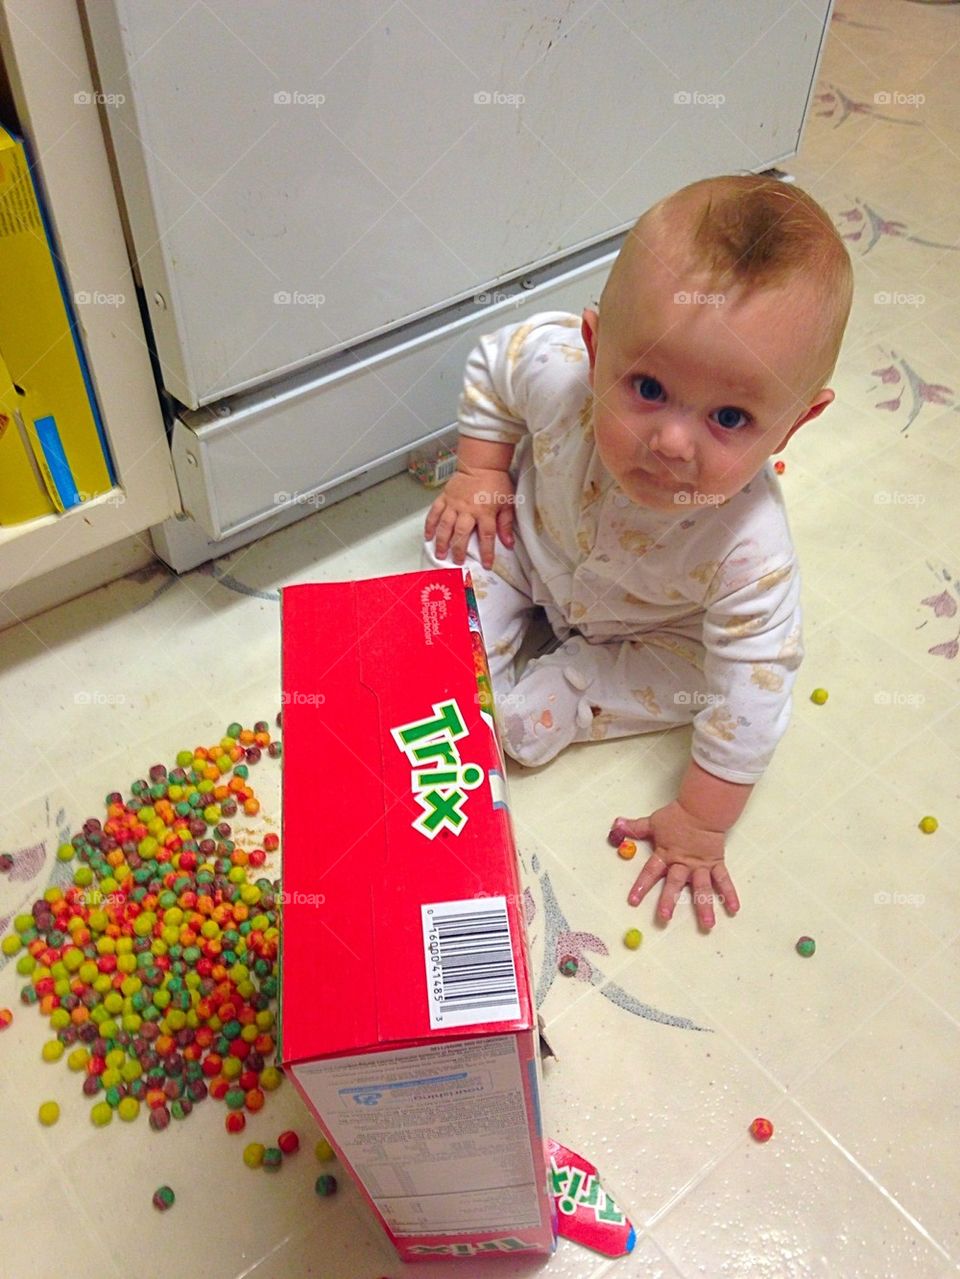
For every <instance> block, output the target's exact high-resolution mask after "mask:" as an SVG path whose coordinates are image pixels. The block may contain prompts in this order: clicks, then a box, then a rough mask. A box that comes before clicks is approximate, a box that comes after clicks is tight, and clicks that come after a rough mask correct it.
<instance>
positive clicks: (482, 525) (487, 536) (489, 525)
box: [477, 518, 497, 568]
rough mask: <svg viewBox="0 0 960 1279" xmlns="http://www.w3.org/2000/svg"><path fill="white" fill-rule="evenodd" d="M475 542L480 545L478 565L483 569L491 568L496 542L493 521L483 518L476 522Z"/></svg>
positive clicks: (495, 527)
mask: <svg viewBox="0 0 960 1279" xmlns="http://www.w3.org/2000/svg"><path fill="white" fill-rule="evenodd" d="M477 541H478V542H479V544H480V563H481V564H482V565H483V567H484V568H493V557H494V554H495V553H496V541H497V525H496V521H495V520H492V519H483V518H481V519H479V520H477Z"/></svg>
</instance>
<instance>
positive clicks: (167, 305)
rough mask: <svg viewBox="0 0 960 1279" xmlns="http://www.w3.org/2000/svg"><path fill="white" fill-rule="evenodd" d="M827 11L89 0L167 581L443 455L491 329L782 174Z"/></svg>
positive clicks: (586, 288)
mask: <svg viewBox="0 0 960 1279" xmlns="http://www.w3.org/2000/svg"><path fill="white" fill-rule="evenodd" d="M829 14H830V0H807V2H806V3H804V4H802V5H794V6H792V7H788V8H785V7H784V6H783V5H782V4H781V3H780V0H673V3H667V2H666V0H609V2H604V3H597V2H596V0H567V2H564V3H548V2H547V0H519V2H518V0H509V2H507V0H480V2H479V3H467V2H466V0H394V2H393V3H391V2H390V0H356V3H354V4H353V5H350V6H335V5H332V4H324V3H322V0H321V3H316V2H315V0H310V2H308V0H283V2H282V3H274V4H268V3H264V2H263V0H203V2H201V0H85V3H84V7H83V15H84V20H85V26H86V32H87V38H88V43H89V46H90V53H91V60H92V62H93V63H94V66H95V71H96V77H97V80H98V93H99V96H98V103H99V107H100V111H101V114H102V118H103V122H104V128H105V131H106V132H107V135H108V139H109V142H110V145H111V148H112V154H113V161H114V171H115V172H114V176H115V183H116V186H117V189H118V194H119V198H120V203H121V207H122V210H123V214H124V218H125V230H126V235H127V241H128V251H129V254H130V258H131V264H132V271H133V273H134V276H135V279H136V282H137V286H138V290H139V293H140V298H141V309H142V312H143V315H144V320H145V324H146V327H147V331H148V333H149V335H150V342H151V347H152V355H153V359H154V367H155V372H156V376H157V380H158V384H159V387H160V391H161V396H162V398H163V401H164V403H165V405H166V406H167V417H168V423H169V436H170V448H171V451H172V456H173V462H174V467H175V470H176V476H177V482H178V486H179V488H180V492H181V496H182V500H183V505H184V510H185V511H186V512H187V518H186V519H181V520H178V521H174V520H170V521H167V523H166V524H165V525H162V526H158V527H157V528H155V529H154V530H153V535H154V542H155V545H156V546H157V549H158V552H159V553H160V554H161V555H162V556H163V558H165V559H166V560H167V561H168V562H169V563H171V564H172V565H173V567H174V568H177V569H182V568H187V567H190V566H191V565H192V564H194V563H199V562H201V561H202V560H203V559H206V558H209V557H210V556H211V555H213V554H219V553H222V552H223V551H226V550H229V549H232V548H233V547H235V546H237V545H241V544H242V543H243V542H245V541H249V540H251V539H252V538H254V537H257V536H259V535H261V534H262V533H264V532H267V531H269V530H271V529H273V528H277V527H280V526H281V525H282V524H284V523H286V522H289V521H290V520H292V519H295V518H298V517H299V516H301V515H303V514H306V513H309V512H310V511H311V510H315V509H317V506H318V505H319V504H322V503H323V502H324V501H330V500H335V499H336V497H338V496H343V495H345V494H346V493H348V492H353V491H356V490H357V488H359V487H362V486H364V485H365V484H369V483H373V482H375V481H377V480H379V479H382V478H384V477H385V476H387V475H390V474H393V473H396V472H399V471H400V470H402V469H403V468H404V467H405V465H406V460H407V458H408V456H409V454H410V452H411V450H413V449H415V448H417V447H422V446H424V445H429V444H430V443H431V442H436V441H440V440H444V439H447V438H449V436H450V431H451V426H452V425H453V424H454V421H455V415H456V403H457V397H458V394H459V389H460V384H461V380H462V373H463V366H464V362H465V359H466V356H467V354H468V352H469V350H470V348H471V346H472V345H473V344H474V342H475V341H476V340H477V338H478V337H479V336H480V335H481V334H483V333H486V332H490V331H491V330H493V329H495V328H497V327H498V326H500V325H502V324H506V323H510V322H512V321H514V320H516V319H520V318H522V317H523V316H525V315H529V314H533V313H534V312H536V311H539V310H556V309H560V310H570V311H573V312H575V313H579V312H580V311H582V309H583V307H584V306H588V305H591V304H595V303H596V301H597V299H598V297H599V293H600V290H601V288H602V287H603V282H604V280H605V278H606V275H607V273H608V271H609V268H610V265H611V264H612V262H613V259H614V257H615V256H616V252H617V250H618V248H619V246H620V244H621V243H622V240H623V237H624V235H625V233H626V231H627V230H628V229H629V227H630V226H631V225H632V224H633V222H634V221H635V220H636V218H637V217H638V216H639V214H640V213H641V212H642V211H643V210H644V209H645V208H646V207H647V206H648V205H649V204H651V203H652V202H653V201H654V200H656V199H658V198H659V197H661V196H662V195H664V194H666V193H667V192H668V191H671V190H673V189H675V188H677V187H679V186H682V185H683V184H684V183H686V182H690V181H693V180H695V179H697V178H701V177H706V176H709V175H711V174H718V173H735V172H759V171H763V170H766V169H769V168H771V167H774V166H777V165H780V164H783V163H784V162H786V161H788V160H789V158H790V157H791V156H793V155H795V154H796V152H797V150H798V148H799V145H800V139H801V136H802V131H803V126H804V121H805V119H806V115H807V111H808V109H809V105H810V101H811V96H812V89H813V85H814V82H815V79H816V74H817V68H818V65H819V59H820V55H821V50H822V46H823V42H824V37H825V31H826V25H827V22H828V19H829Z"/></svg>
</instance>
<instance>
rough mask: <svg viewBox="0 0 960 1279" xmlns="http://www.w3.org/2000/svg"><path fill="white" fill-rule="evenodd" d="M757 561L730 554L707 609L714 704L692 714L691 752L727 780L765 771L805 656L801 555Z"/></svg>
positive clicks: (707, 670) (707, 661)
mask: <svg viewBox="0 0 960 1279" xmlns="http://www.w3.org/2000/svg"><path fill="white" fill-rule="evenodd" d="M759 568H760V572H759V575H758V572H757V562H756V559H755V558H752V557H751V556H749V555H739V556H738V555H737V554H736V553H735V554H734V555H732V556H730V557H728V559H727V560H726V561H725V562H724V564H723V565H721V568H720V570H719V571H718V573H717V577H716V579H715V580H714V583H713V585H712V586H711V590H710V592H709V594H708V602H707V606H706V612H705V615H704V623H703V643H704V649H705V653H704V675H705V676H706V681H707V703H708V704H707V705H706V706H704V708H703V709H702V710H701V711H700V712H699V713H698V714H697V716H696V717H695V719H694V721H693V725H694V729H693V747H692V755H693V758H694V760H695V761H696V762H697V763H698V764H699V765H700V767H701V768H703V769H705V770H706V772H708V773H712V774H713V775H714V776H715V777H721V778H723V779H725V780H726V781H729V782H741V783H753V782H756V781H758V780H759V778H760V777H762V776H763V773H764V770H765V769H766V767H767V765H768V764H769V763H770V760H771V759H772V758H773V753H774V751H775V750H776V747H777V743H778V742H779V740H780V738H781V737H782V736H783V734H784V732H785V731H786V728H787V724H788V722H789V720H790V709H791V692H792V689H793V685H794V682H795V680H796V676H797V671H798V669H799V667H800V663H801V661H802V660H803V646H802V633H801V612H800V574H799V570H798V568H797V563H796V559H795V558H793V559H790V560H789V561H787V562H785V563H784V562H781V563H780V564H778V565H777V564H773V565H770V564H762V562H761V564H760V566H759Z"/></svg>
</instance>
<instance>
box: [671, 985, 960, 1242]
mask: <svg viewBox="0 0 960 1279" xmlns="http://www.w3.org/2000/svg"><path fill="white" fill-rule="evenodd" d="M901 978H902V979H901V981H900V984H899V985H898V986H895V987H894V988H893V989H892V990H891V992H890V993H889V994H888V995H887V996H886V997H885V998H884V999H883V1000H882V1001H881V1002H880V1003H879V1004H878V1005H877V1007H876V1008H874V1009H873V1011H872V1012H870V1013H869V1014H868V1015H867V1016H866V1017H865V1018H863V1020H862V1021H861V1022H859V1023H858V1024H857V1025H856V1026H855V1027H854V1028H853V1030H852V1031H851V1033H850V1034H849V1035H847V1036H846V1037H845V1038H844V1039H843V1040H842V1041H841V1042H840V1043H838V1044H837V1045H836V1046H835V1047H834V1048H833V1049H832V1050H831V1052H829V1053H828V1054H827V1056H826V1057H825V1058H823V1059H822V1060H821V1061H819V1062H818V1063H817V1064H816V1065H815V1066H812V1067H811V1068H810V1069H809V1070H808V1071H806V1072H804V1073H802V1074H801V1075H799V1076H798V1078H797V1079H796V1080H794V1081H793V1083H792V1084H791V1085H790V1086H789V1087H788V1086H787V1085H786V1084H784V1083H782V1082H781V1081H780V1080H779V1079H778V1078H777V1077H776V1075H774V1074H773V1072H772V1071H771V1070H770V1069H769V1068H768V1067H767V1066H765V1065H764V1064H763V1062H761V1061H760V1060H759V1059H758V1058H756V1057H755V1056H754V1054H753V1053H752V1052H751V1050H750V1049H749V1048H747V1047H746V1046H745V1045H744V1044H743V1043H741V1041H740V1040H739V1038H738V1037H737V1036H736V1035H735V1034H734V1033H733V1032H732V1031H731V1030H730V1029H729V1028H728V1027H726V1026H724V1025H722V1024H720V1025H718V1030H719V1031H720V1033H721V1034H722V1035H723V1037H725V1038H726V1039H727V1040H728V1041H729V1042H730V1043H731V1044H733V1045H734V1047H735V1048H737V1049H738V1050H739V1051H740V1052H741V1053H742V1054H743V1055H744V1056H745V1057H746V1058H747V1060H748V1061H749V1062H750V1063H751V1064H752V1065H753V1066H754V1067H755V1068H756V1069H757V1070H759V1071H760V1072H761V1073H762V1074H764V1075H765V1076H766V1077H767V1079H769V1080H770V1082H771V1083H772V1084H773V1085H774V1086H775V1087H776V1088H777V1090H778V1091H779V1092H780V1093H781V1094H782V1097H783V1099H784V1100H786V1101H788V1102H789V1103H791V1104H793V1105H795V1106H796V1107H797V1108H798V1109H799V1110H800V1111H801V1113H802V1114H803V1115H804V1116H805V1117H806V1118H807V1119H808V1120H809V1121H810V1122H811V1123H812V1124H814V1126H815V1127H816V1128H817V1129H818V1130H819V1131H820V1132H821V1133H822V1134H823V1135H824V1136H825V1137H826V1138H827V1139H828V1141H829V1142H830V1143H831V1145H833V1146H834V1147H835V1148H836V1149H837V1150H838V1151H839V1152H840V1153H841V1154H842V1155H843V1156H844V1157H845V1158H846V1159H847V1160H848V1162H849V1163H850V1164H851V1165H852V1166H853V1167H854V1168H855V1169H856V1170H857V1171H858V1172H859V1173H860V1174H861V1176H862V1177H863V1178H864V1180H865V1181H866V1182H868V1183H869V1184H870V1185H872V1186H873V1188H874V1189H875V1190H877V1191H878V1192H879V1193H880V1194H881V1195H883V1197H884V1198H886V1199H887V1200H888V1201H889V1202H890V1203H891V1204H892V1205H893V1206H894V1207H895V1208H896V1209H897V1210H898V1211H899V1212H900V1213H901V1214H902V1215H903V1216H904V1217H905V1218H906V1219H907V1221H908V1222H909V1223H910V1224H911V1226H912V1227H913V1228H914V1230H916V1231H917V1232H918V1233H919V1234H920V1235H921V1236H922V1237H923V1238H924V1239H926V1240H927V1241H928V1242H929V1243H930V1244H931V1245H933V1246H934V1247H935V1248H936V1249H937V1251H938V1252H940V1253H942V1254H943V1256H945V1257H946V1258H947V1259H948V1260H950V1259H951V1258H950V1253H949V1252H948V1251H947V1250H946V1249H945V1248H943V1247H942V1245H941V1244H939V1243H938V1242H937V1241H936V1240H935V1239H934V1238H933V1236H932V1235H931V1234H930V1233H929V1231H927V1230H926V1228H925V1227H923V1226H922V1225H921V1224H920V1222H918V1221H917V1220H916V1218H914V1217H913V1216H912V1214H911V1213H910V1212H909V1211H908V1210H907V1209H906V1208H905V1207H904V1206H903V1205H902V1204H901V1203H900V1202H899V1200H898V1199H897V1198H896V1196H894V1195H893V1194H891V1192H890V1191H888V1190H887V1189H886V1187H884V1186H883V1185H882V1184H881V1183H880V1182H879V1181H878V1180H877V1178H876V1177H874V1176H873V1175H872V1174H871V1173H870V1172H869V1171H868V1170H867V1169H866V1168H865V1167H864V1166H863V1165H862V1164H861V1163H860V1162H859V1161H858V1160H857V1159H856V1158H855V1156H854V1155H853V1154H852V1153H851V1152H850V1151H848V1150H847V1149H846V1147H845V1146H844V1145H843V1144H842V1142H840V1141H839V1139H838V1138H836V1137H835V1136H833V1134H831V1133H830V1132H829V1131H828V1130H827V1129H826V1128H825V1127H824V1126H823V1125H822V1124H821V1123H820V1122H819V1121H818V1120H817V1119H815V1118H814V1116H813V1115H812V1114H810V1112H809V1111H808V1110H807V1109H806V1107H805V1106H804V1105H803V1104H802V1103H801V1102H800V1101H799V1100H798V1098H797V1097H796V1095H795V1093H794V1091H793V1090H794V1089H795V1088H796V1087H797V1086H798V1085H799V1084H802V1083H803V1081H804V1080H806V1079H809V1078H810V1077H811V1076H812V1075H813V1074H814V1073H815V1072H816V1071H818V1070H820V1069H822V1067H823V1066H824V1065H825V1064H826V1063H827V1062H829V1061H830V1060H831V1059H832V1058H833V1057H835V1056H836V1055H837V1053H838V1052H840V1051H841V1050H842V1049H843V1048H844V1047H846V1045H847V1044H848V1043H850V1041H851V1040H852V1039H853V1037H854V1036H855V1035H857V1034H858V1033H859V1032H860V1031H861V1030H862V1029H863V1028H864V1027H865V1026H866V1025H867V1024H868V1023H869V1022H870V1021H872V1020H873V1018H874V1017H876V1016H877V1015H878V1014H879V1013H881V1012H882V1011H883V1010H884V1009H885V1008H886V1007H887V1005H888V1004H890V1003H891V1002H892V1001H893V1000H894V999H895V998H896V997H897V995H899V994H900V993H901V992H902V991H903V989H904V988H905V987H906V985H907V980H906V978H905V977H904V976H903V975H902V974H901ZM691 999H692V1000H693V1002H694V1004H697V1003H698V1001H697V1000H696V997H695V996H692V995H691ZM739 1144H740V1139H739V1138H738V1139H737V1140H736V1141H735V1142H732V1143H731V1145H730V1147H729V1149H728V1150H727V1151H726V1152H725V1153H729V1151H730V1150H733V1149H735V1148H736V1146H737V1145H739ZM718 1162H719V1158H718V1159H717V1160H714V1161H713V1162H712V1163H711V1165H710V1166H709V1167H708V1168H707V1169H706V1170H705V1171H704V1173H703V1176H705V1175H707V1173H709V1172H710V1171H712V1170H713V1167H714V1166H715V1165H716V1163H718ZM703 1176H700V1177H697V1178H695V1179H694V1185H697V1184H699V1183H700V1181H702V1180H703ZM690 1188H693V1187H688V1191H689V1189H690ZM675 1206H677V1205H676V1204H673V1205H672V1207H671V1211H672V1209H673V1207H675ZM665 1215H666V1214H665V1213H664V1214H662V1215H661V1217H660V1218H659V1220H662V1219H663V1217H664V1216H665ZM671 1260H672V1259H671Z"/></svg>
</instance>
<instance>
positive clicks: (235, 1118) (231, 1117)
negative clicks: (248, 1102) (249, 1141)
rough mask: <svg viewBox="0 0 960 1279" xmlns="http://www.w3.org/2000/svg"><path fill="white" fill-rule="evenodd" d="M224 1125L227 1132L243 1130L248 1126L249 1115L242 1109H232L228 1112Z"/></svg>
mask: <svg viewBox="0 0 960 1279" xmlns="http://www.w3.org/2000/svg"><path fill="white" fill-rule="evenodd" d="M223 1126H224V1127H225V1128H226V1130H227V1132H243V1130H244V1128H246V1126H247V1117H246V1115H245V1114H244V1113H243V1111H242V1110H231V1111H229V1112H228V1113H227V1117H226V1119H225V1120H224V1124H223Z"/></svg>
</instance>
